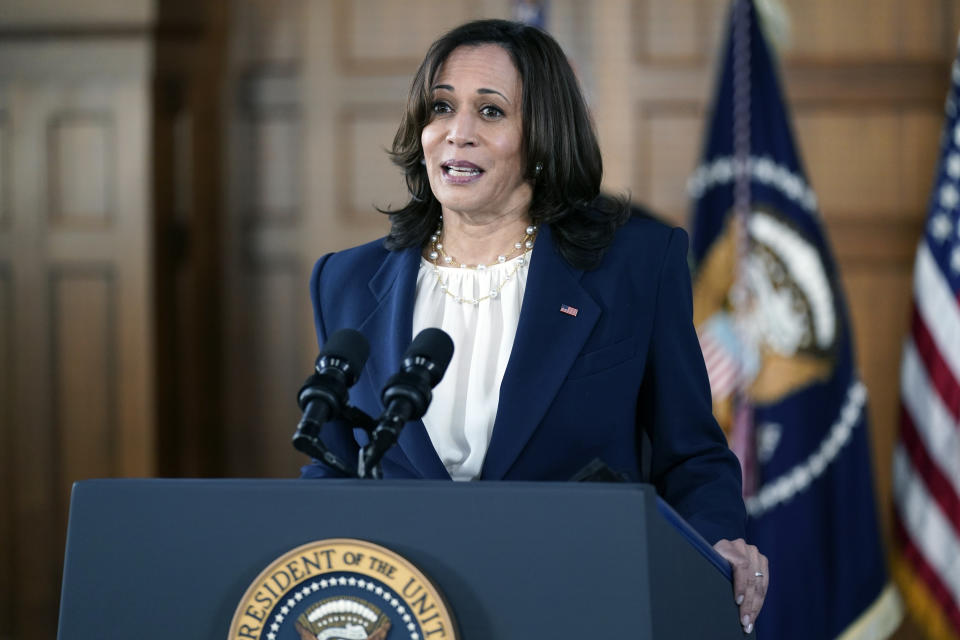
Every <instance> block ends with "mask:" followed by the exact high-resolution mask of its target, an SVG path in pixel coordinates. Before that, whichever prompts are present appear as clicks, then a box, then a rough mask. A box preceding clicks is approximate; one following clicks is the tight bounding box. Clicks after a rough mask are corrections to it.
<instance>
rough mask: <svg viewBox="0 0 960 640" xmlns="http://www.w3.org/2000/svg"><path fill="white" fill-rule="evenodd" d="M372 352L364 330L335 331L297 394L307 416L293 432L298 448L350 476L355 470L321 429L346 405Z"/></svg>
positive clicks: (294, 443)
mask: <svg viewBox="0 0 960 640" xmlns="http://www.w3.org/2000/svg"><path fill="white" fill-rule="evenodd" d="M369 355H370V344H369V343H368V342H367V339H366V338H364V337H363V334H362V333H360V332H359V331H356V330H354V329H340V330H338V331H335V332H334V333H333V335H331V336H330V338H329V339H328V340H327V342H326V344H324V345H323V349H322V350H321V351H320V355H319V356H317V362H316V365H315V367H314V372H313V373H312V374H311V375H310V377H308V378H307V380H306V381H305V382H304V383H303V386H302V387H300V391H299V392H298V394H297V404H299V405H300V409H301V411H303V417H302V418H301V419H300V423H299V424H298V425H297V431H296V433H294V434H293V446H294V448H296V449H297V450H298V451H300V452H302V453H305V454H307V455H309V456H312V457H315V458H319V459H322V460H323V461H324V462H326V463H327V464H329V465H331V466H333V467H335V468H337V469H338V470H340V471H341V472H343V473H346V474H347V475H353V473H354V472H353V471H352V470H349V469H348V468H347V467H346V465H345V464H344V463H343V462H342V461H341V460H340V459H339V458H337V457H336V456H335V455H334V454H333V453H332V452H330V451H328V450H327V448H326V447H325V446H323V443H322V442H321V441H320V437H319V436H320V430H321V428H322V427H323V425H324V423H326V422H327V421H329V420H331V419H332V418H335V417H336V416H338V415H339V414H340V413H341V412H343V410H344V409H345V408H346V406H347V389H348V388H349V387H352V386H353V385H354V384H356V382H357V378H359V377H360V371H361V370H362V369H363V365H364V364H366V362H367V357H368V356H369Z"/></svg>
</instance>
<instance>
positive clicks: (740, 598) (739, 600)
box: [737, 593, 743, 604]
mask: <svg viewBox="0 0 960 640" xmlns="http://www.w3.org/2000/svg"><path fill="white" fill-rule="evenodd" d="M737 604H743V594H742V593H741V594H740V595H738V596H737Z"/></svg>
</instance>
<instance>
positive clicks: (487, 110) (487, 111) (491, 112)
mask: <svg viewBox="0 0 960 640" xmlns="http://www.w3.org/2000/svg"><path fill="white" fill-rule="evenodd" d="M480 114H481V115H482V116H483V117H484V118H502V117H503V111H502V110H501V109H500V107H494V106H491V105H488V106H486V107H484V108H483V109H480Z"/></svg>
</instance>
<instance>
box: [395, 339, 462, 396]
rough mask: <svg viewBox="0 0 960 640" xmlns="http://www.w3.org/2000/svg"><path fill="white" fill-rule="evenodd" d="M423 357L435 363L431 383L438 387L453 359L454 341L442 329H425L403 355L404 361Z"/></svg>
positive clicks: (432, 368) (431, 373)
mask: <svg viewBox="0 0 960 640" xmlns="http://www.w3.org/2000/svg"><path fill="white" fill-rule="evenodd" d="M416 357H421V358H424V359H425V360H429V361H430V362H431V363H433V367H431V369H430V383H431V384H432V385H433V386H437V383H438V382H440V379H441V378H443V374H444V373H446V371H447V365H449V364H450V359H451V358H452V357H453V340H452V339H451V338H450V336H449V335H447V333H446V332H445V331H443V330H442V329H437V328H436V327H431V328H429V329H424V330H423V331H421V332H420V333H418V334H417V337H416V338H414V339H413V342H411V343H410V346H409V347H408V348H407V352H406V353H405V354H403V359H404V360H406V359H407V358H416Z"/></svg>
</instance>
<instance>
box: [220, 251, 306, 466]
mask: <svg viewBox="0 0 960 640" xmlns="http://www.w3.org/2000/svg"><path fill="white" fill-rule="evenodd" d="M245 271H246V273H245V277H244V285H245V286H244V290H245V292H246V301H245V304H246V307H247V311H246V318H245V321H244V322H243V329H242V331H243V335H246V336H249V340H248V342H247V343H246V345H245V346H243V347H242V349H243V358H242V361H243V364H242V367H243V375H242V376H238V377H237V380H238V383H239V385H240V387H239V388H238V389H235V391H236V392H237V393H236V394H235V395H234V396H233V398H232V402H231V404H230V405H229V406H228V407H227V411H228V421H229V423H230V425H231V428H230V429H229V430H228V431H227V433H228V435H229V436H230V437H229V439H228V442H227V443H225V444H226V445H227V446H228V447H229V449H230V459H231V461H232V464H234V465H236V467H235V471H234V473H236V474H238V475H242V476H245V477H256V476H279V477H295V476H296V475H297V472H298V469H299V468H300V465H302V464H303V463H304V461H305V459H304V458H303V456H302V455H301V454H299V453H298V452H297V451H295V450H294V449H293V447H292V446H291V444H290V439H291V438H292V437H293V432H294V430H295V429H296V426H297V422H298V420H299V418H300V411H299V408H298V407H297V401H296V394H297V389H299V388H300V385H301V384H302V383H303V380H304V379H305V378H306V377H307V375H308V374H309V373H310V367H309V364H308V363H312V358H313V357H314V356H315V354H316V349H315V348H313V349H309V350H304V349H303V345H302V343H301V341H300V340H299V335H300V332H299V325H300V321H301V319H300V314H301V313H302V312H304V306H305V305H304V298H305V296H306V291H307V288H306V286H305V283H304V281H303V277H302V270H301V269H300V266H299V265H298V264H296V263H294V262H288V261H279V260H278V261H272V262H269V263H264V262H260V261H257V262H254V263H251V264H249V265H248V266H247V268H246V270H245Z"/></svg>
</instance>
